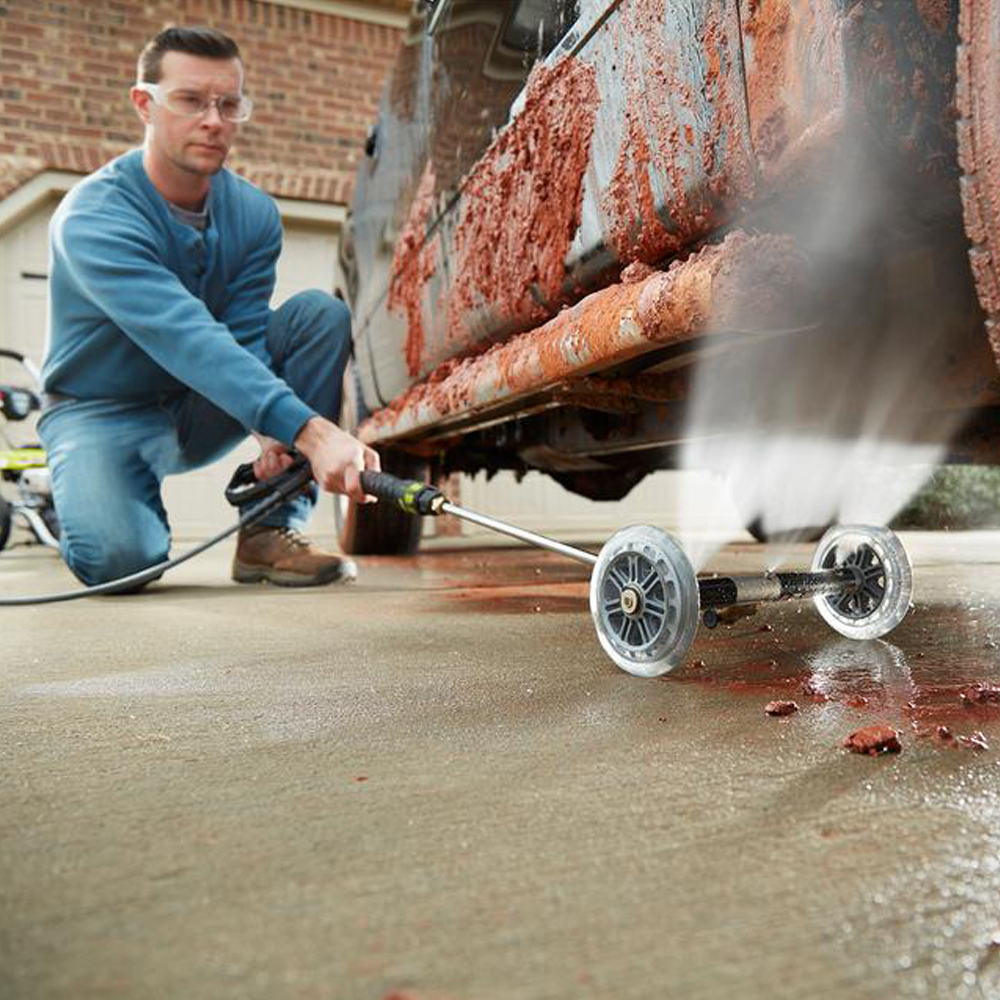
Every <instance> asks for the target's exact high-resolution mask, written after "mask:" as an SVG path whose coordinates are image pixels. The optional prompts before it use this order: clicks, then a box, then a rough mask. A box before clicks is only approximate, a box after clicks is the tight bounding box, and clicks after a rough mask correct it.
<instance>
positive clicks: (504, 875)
mask: <svg viewBox="0 0 1000 1000" xmlns="http://www.w3.org/2000/svg"><path fill="white" fill-rule="evenodd" d="M904 540H905V541H906V543H907V545H908V546H909V547H910V550H911V554H912V555H913V557H914V561H915V563H916V583H917V600H916V609H915V611H914V612H913V613H912V614H911V615H910V616H909V617H908V618H907V620H906V621H905V622H904V623H903V624H902V625H901V626H900V628H899V629H898V630H897V631H896V632H895V633H893V634H892V636H891V637H889V639H890V641H877V642H868V643H851V642H849V641H847V640H843V639H841V638H840V637H839V636H837V635H836V634H834V633H832V632H831V631H830V630H829V629H828V628H827V627H826V626H825V625H824V624H823V623H822V622H821V621H820V619H819V618H818V616H817V615H816V614H815V612H814V611H813V610H812V608H811V607H809V606H793V605H782V606H773V605H772V606H770V607H765V608H762V609H761V611H760V613H759V614H758V615H757V616H756V617H754V618H750V619H745V620H743V621H740V622H737V623H735V624H733V625H730V626H722V627H720V628H718V629H717V630H715V631H714V632H710V631H707V630H705V629H701V630H700V631H699V635H698V638H697V640H696V644H695V647H694V649H693V651H692V662H691V664H690V665H688V666H685V667H684V668H682V669H681V670H679V671H677V672H675V673H674V674H672V675H671V676H670V678H669V679H668V680H639V679H636V678H633V677H630V676H628V675H626V674H624V673H622V672H620V671H619V670H617V669H616V668H615V667H614V666H613V665H612V664H611V662H610V661H609V660H607V659H606V658H605V657H604V655H603V653H602V652H601V650H600V647H599V646H598V643H597V640H596V637H595V634H594V632H593V628H592V626H591V623H590V618H589V615H588V613H587V609H586V589H587V588H586V577H587V570H586V567H583V566H580V565H578V564H575V563H572V562H568V561H565V560H562V559H560V558H559V557H557V556H554V555H551V554H549V553H544V552H539V551H534V550H518V549H515V548H512V547H507V546H505V545H504V544H503V543H500V544H496V545H488V544H485V543H484V542H483V540H482V539H476V540H475V542H474V546H473V545H470V544H468V542H466V543H465V544H461V543H459V545H458V547H453V548H452V549H446V548H443V547H442V546H438V548H437V549H436V550H434V551H431V552H429V553H428V554H425V555H422V556H421V557H420V558H419V559H418V560H416V561H411V562H405V561H399V560H391V559H380V560H379V559H377V560H370V561H367V562H366V563H365V564H364V565H363V576H362V579H361V580H360V581H359V583H358V584H357V585H355V586H353V587H350V588H346V589H336V588H330V589H324V590H318V591H282V590H277V589H271V588H267V587H253V588H237V587H236V586H235V585H231V584H229V583H228V580H227V572H226V570H227V559H228V556H229V551H230V550H229V549H228V546H224V548H225V549H226V551H224V552H222V553H220V554H214V553H213V554H209V555H206V556H203V557H201V558H200V559H198V560H195V561H193V562H192V563H189V564H187V565H186V566H184V567H182V568H181V569H179V570H178V571H177V572H176V573H175V574H174V575H173V577H172V578H168V579H167V580H165V581H163V582H161V583H160V584H158V585H157V586H156V587H155V588H153V589H151V590H150V591H149V592H147V593H146V594H143V595H140V596H138V597H131V598H105V599H100V600H96V601H83V602H78V603H75V604H63V605H56V606H49V607H39V608H27V609H0V615H2V619H0V620H2V629H0V636H2V667H0V997H2V998H4V1000H9V998H17V1000H22V998H46V1000H49V998H74V1000H85V998H98V997H100V998H118V997H141V998H159V997H171V998H172V997H178V998H185V1000H200V998H213V1000H215V998H228V997H239V998H267V1000H274V998H282V997H295V998H300V997H301V998H373V1000H383V998H388V997H396V998H403V997H406V998H410V1000H416V998H420V1000H445V998H452V1000H459V998H470V1000H471V998H475V1000H486V998H563V997H608V998H615V1000H628V998H636V1000H639V998H642V1000H646V998H651V997H684V998H733V997H739V998H757V997H760V998H782V997H811V998H813V997H815V998H840V997H851V998H866V997H872V998H875V997H884V996H894V997H948V998H961V997H996V996H998V995H1000V902H998V901H1000V770H998V753H997V747H998V746H1000V721H998V718H997V716H998V713H1000V706H997V705H992V706H989V705H987V706H982V707H979V706H976V707H969V706H968V705H966V704H964V703H963V702H962V700H961V698H960V692H961V687H962V685H964V684H966V683H969V682H976V681H979V682H997V681H998V680H1000V652H998V650H997V640H1000V624H998V609H1000V536H998V535H978V536H917V535H912V536H904ZM764 560H765V555H764V554H762V550H761V549H760V548H759V547H754V546H751V545H744V546H733V547H730V548H728V549H726V550H725V551H723V552H722V553H721V554H720V555H719V556H718V558H717V559H716V562H715V564H714V567H715V568H717V569H724V570H727V571H736V572H752V571H755V570H757V569H759V568H760V567H761V566H762V565H763V563H764ZM807 561H808V550H807V549H806V548H804V547H803V548H801V549H796V550H795V551H794V552H793V558H792V560H791V562H792V563H793V564H797V565H805V564H806V563H807ZM69 583H70V580H69V578H68V575H67V573H66V571H65V570H64V569H63V568H62V567H61V565H60V564H59V563H58V561H57V559H56V558H55V557H53V556H52V555H51V554H50V553H47V552H45V551H41V550H39V549H37V548H24V547H19V548H15V549H13V550H10V551H7V552H4V553H3V554H2V556H0V588H2V591H3V593H4V594H8V595H9V594H15V593H28V592H36V593H38V592H44V591H47V590H53V589H62V588H64V587H65V586H67V585H69ZM764 626H770V630H765V629H764ZM696 660H701V661H704V663H703V665H701V664H697V663H695V661H696ZM778 697H785V698H789V697H790V698H794V699H795V700H796V701H797V702H798V704H799V706H800V710H799V712H798V713H797V714H795V715H792V716H790V717H787V718H783V719H777V718H770V717H768V716H766V715H765V714H764V711H763V708H764V704H765V703H766V702H767V701H769V700H771V699H772V698H778ZM875 721H886V722H889V723H890V724H892V725H893V726H895V727H896V728H897V729H899V730H900V732H901V740H902V744H903V751H902V753H901V754H899V755H896V756H883V757H879V758H868V757H861V756H857V755H854V754H850V753H848V752H846V751H845V750H844V749H842V748H841V746H840V743H841V741H842V739H843V738H844V737H845V736H846V735H847V734H848V733H849V732H851V731H852V730H854V729H856V728H858V727H859V726H862V725H867V724H869V723H871V722H875ZM937 725H947V726H948V727H949V728H950V730H951V731H952V732H953V733H955V734H957V735H964V736H969V735H971V734H972V733H973V732H975V731H981V733H982V734H983V736H984V738H985V741H986V742H987V743H989V745H990V747H991V749H988V750H976V749H972V748H969V747H965V746H961V745H960V746H955V747H953V746H950V745H948V743H946V742H943V741H942V740H941V739H940V738H939V737H938V736H936V735H934V734H935V733H936V728H935V727H936V726H937ZM918 733H925V734H930V735H918ZM951 742H952V743H956V742H958V741H956V740H952V741H951Z"/></svg>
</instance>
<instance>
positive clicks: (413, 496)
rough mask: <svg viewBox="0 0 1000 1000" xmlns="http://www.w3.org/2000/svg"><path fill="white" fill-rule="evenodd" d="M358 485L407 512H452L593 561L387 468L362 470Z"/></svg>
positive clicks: (584, 553)
mask: <svg viewBox="0 0 1000 1000" xmlns="http://www.w3.org/2000/svg"><path fill="white" fill-rule="evenodd" d="M361 488H362V489H363V490H364V491H365V492H366V493H369V494H371V495H372V496H373V497H378V498H379V500H386V501H389V502H390V503H395V504H396V506H398V507H399V508H400V509H402V510H405V511H406V513H407V514H421V515H424V516H429V517H437V516H438V515H439V514H452V515H454V516H455V517H458V518H461V519H462V520H463V521H469V522H470V523H471V524H478V525H479V526H480V527H483V528H489V529H490V531H498V532H500V534H502V535H510V537H511V538H517V539H519V540H520V541H522V542H527V543H528V544H529V545H535V546H537V547H538V548H542V549H549V551H551V552H558V553H559V554H560V555H563V556H566V557H568V558H569V559H575V560H576V561H577V562H582V563H586V565H588V566H593V565H594V564H595V563H596V562H597V556H596V555H594V553H593V552H587V551H586V550H585V549H578V548H576V547H575V546H573V545H564V544H563V543H562V542H557V541H556V540H555V539H554V538H546V537H545V536H544V535H538V534H536V533H535V532H533V531H528V530H527V529H526V528H519V527H517V525H514V524H508V523H507V522H506V521H498V520H497V519H496V518H495V517H489V516H488V515H486V514H479V513H477V512H476V511H474V510H466V509H465V508H464V507H459V506H458V504H454V503H452V502H451V501H450V500H449V499H448V498H447V497H446V496H445V495H444V494H443V493H442V492H441V491H440V490H439V489H438V488H437V487H436V486H430V485H429V484H427V483H421V482H416V481H412V482H411V481H409V480H406V479H398V478H397V477H396V476H392V475H390V474H389V473H388V472H362V473H361Z"/></svg>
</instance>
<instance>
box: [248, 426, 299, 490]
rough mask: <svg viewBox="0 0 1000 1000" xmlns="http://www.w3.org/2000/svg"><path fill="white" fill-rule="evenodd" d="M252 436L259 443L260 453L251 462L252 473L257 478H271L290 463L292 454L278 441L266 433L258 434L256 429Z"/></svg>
mask: <svg viewBox="0 0 1000 1000" xmlns="http://www.w3.org/2000/svg"><path fill="white" fill-rule="evenodd" d="M253 436H254V437H255V438H256V439H257V444H259V445H260V455H259V456H258V457H257V460H256V461H255V462H254V463H253V474H254V475H255V476H256V477H257V478H258V479H271V478H273V477H274V476H277V475H279V474H280V473H282V472H284V471H285V469H287V468H288V467H289V466H290V465H291V464H292V461H293V459H292V456H291V455H289V454H288V449H287V448H286V447H285V446H284V445H283V444H282V443H281V442H280V441H277V440H275V439H274V438H272V437H268V436H267V435H266V434H258V433H257V432H256V431H254V432H253Z"/></svg>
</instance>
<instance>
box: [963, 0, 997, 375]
mask: <svg viewBox="0 0 1000 1000" xmlns="http://www.w3.org/2000/svg"><path fill="white" fill-rule="evenodd" d="M958 25H959V36H960V44H959V46H958V64H957V72H956V76H957V81H958V84H957V88H956V103H957V105H958V116H959V117H958V125H957V130H958V161H959V165H960V167H961V170H962V180H961V190H962V209H963V213H964V216H965V231H966V233H967V234H968V237H969V242H970V243H971V247H970V249H969V261H970V263H971V265H972V274H973V277H974V278H975V282H976V290H977V291H978V293H979V301H980V304H981V305H982V307H983V311H984V312H985V313H986V333H987V336H988V337H989V341H990V346H991V347H992V348H993V354H994V356H995V358H996V360H997V364H998V365H1000V196H998V194H997V192H998V191H1000V0H962V4H961V7H960V10H959V20H958Z"/></svg>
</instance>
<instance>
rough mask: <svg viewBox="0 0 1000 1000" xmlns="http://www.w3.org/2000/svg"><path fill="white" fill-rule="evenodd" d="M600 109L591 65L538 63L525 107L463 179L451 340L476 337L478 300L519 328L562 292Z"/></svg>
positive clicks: (451, 300) (480, 306)
mask: <svg viewBox="0 0 1000 1000" xmlns="http://www.w3.org/2000/svg"><path fill="white" fill-rule="evenodd" d="M596 113H597V87H596V82H595V73H594V69H593V67H591V66H588V65H586V64H585V63H582V62H578V61H576V60H571V59H565V60H563V61H562V62H560V63H558V64H557V65H555V66H552V67H547V66H545V65H543V64H538V65H537V66H536V67H535V69H534V70H532V73H531V76H530V77H529V80H528V84H527V90H526V96H525V103H524V107H523V109H522V112H521V113H520V114H519V115H518V117H517V119H516V120H515V121H514V122H513V124H512V125H511V126H510V127H508V128H507V129H505V130H504V131H502V132H501V133H500V135H499V136H498V137H497V139H496V140H495V142H494V143H493V145H492V146H491V147H490V149H489V150H488V151H487V153H486V154H485V155H484V156H483V157H482V158H481V159H480V161H479V162H478V163H477V164H476V166H475V168H474V169H473V173H472V174H471V175H470V177H469V179H468V182H467V184H466V187H465V192H464V195H463V207H462V210H461V214H460V217H459V221H458V225H457V228H456V231H455V238H454V246H455V255H456V259H457V262H458V263H457V272H456V275H455V280H454V284H453V287H452V290H451V292H450V294H449V296H448V337H449V340H451V342H452V343H454V344H462V345H465V344H469V343H473V342H475V340H476V339H477V338H476V336H475V333H474V331H475V329H476V326H477V323H476V313H477V312H479V311H481V310H484V309H489V310H490V311H491V312H492V313H493V315H494V317H495V318H496V322H495V323H493V324H491V325H492V327H493V328H494V329H496V330H502V328H503V327H504V326H505V325H506V327H507V328H508V329H510V328H511V327H512V326H514V327H516V326H520V327H522V328H523V327H524V326H525V325H526V324H527V323H530V322H532V321H534V322H538V321H540V320H542V319H544V318H545V317H546V316H547V315H549V314H550V313H551V312H552V310H553V309H554V308H555V307H556V305H557V304H558V302H559V301H560V300H561V298H562V286H563V281H564V279H565V277H566V264H565V260H566V255H567V253H568V251H569V246H570V242H571V241H572V239H573V236H574V234H575V233H576V230H577V228H578V227H579V225H580V218H581V212H582V196H583V175H584V171H585V169H586V166H587V163H588V162H589V160H590V144H591V139H592V137H593V131H594V120H595V117H596Z"/></svg>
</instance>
